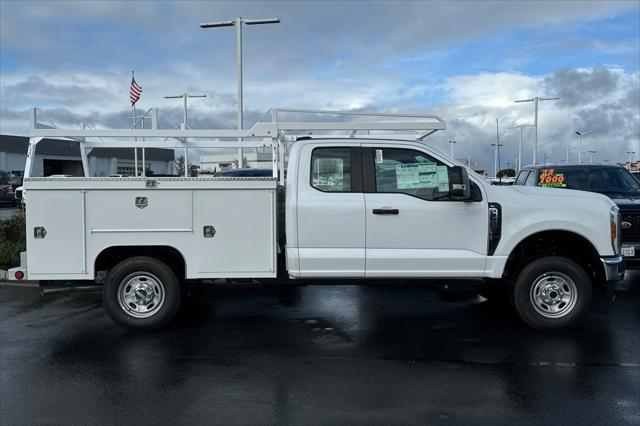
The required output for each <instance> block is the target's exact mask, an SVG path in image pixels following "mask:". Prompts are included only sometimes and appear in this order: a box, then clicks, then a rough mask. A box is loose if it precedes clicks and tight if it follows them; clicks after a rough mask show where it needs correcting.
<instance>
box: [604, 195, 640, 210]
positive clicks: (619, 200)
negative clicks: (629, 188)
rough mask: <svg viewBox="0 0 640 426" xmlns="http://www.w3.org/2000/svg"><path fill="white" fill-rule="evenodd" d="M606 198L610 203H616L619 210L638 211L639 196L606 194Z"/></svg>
mask: <svg viewBox="0 0 640 426" xmlns="http://www.w3.org/2000/svg"><path fill="white" fill-rule="evenodd" d="M604 195H606V196H607V197H609V198H611V201H613V202H614V203H616V205H617V206H618V207H620V210H634V209H640V194H633V193H626V194H607V193H605V194H604Z"/></svg>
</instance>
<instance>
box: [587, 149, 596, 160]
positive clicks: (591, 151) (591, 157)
mask: <svg viewBox="0 0 640 426" xmlns="http://www.w3.org/2000/svg"><path fill="white" fill-rule="evenodd" d="M587 152H588V153H589V154H591V156H590V158H589V162H590V163H593V154H595V153H596V152H597V151H594V150H589V151H587Z"/></svg>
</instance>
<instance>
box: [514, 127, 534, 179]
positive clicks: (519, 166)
mask: <svg viewBox="0 0 640 426" xmlns="http://www.w3.org/2000/svg"><path fill="white" fill-rule="evenodd" d="M518 127H520V143H518V163H517V167H518V170H517V171H518V172H519V171H520V168H522V128H523V127H534V126H533V124H519V125H517V126H513V127H509V129H517V128H518Z"/></svg>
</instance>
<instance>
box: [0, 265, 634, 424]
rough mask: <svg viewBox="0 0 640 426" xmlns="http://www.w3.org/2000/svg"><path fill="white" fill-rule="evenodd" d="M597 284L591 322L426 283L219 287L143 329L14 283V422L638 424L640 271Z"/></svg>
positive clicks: (10, 413) (9, 394)
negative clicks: (555, 322)
mask: <svg viewBox="0 0 640 426" xmlns="http://www.w3.org/2000/svg"><path fill="white" fill-rule="evenodd" d="M594 296H595V297H594V301H593V304H592V309H591V314H590V316H589V317H588V319H587V321H586V322H585V323H584V324H583V325H582V326H580V327H579V328H577V329H575V330H573V331H571V332H568V333H562V334H543V333H539V332H533V331H531V330H529V329H527V328H525V327H524V326H523V325H521V324H520V323H519V322H518V320H517V319H515V318H514V317H513V316H512V315H511V314H509V313H508V311H507V310H506V309H504V308H502V307H496V306H494V305H493V304H491V303H490V302H487V301H485V300H484V299H482V298H480V297H477V296H475V295H473V294H462V295H460V294H458V295H457V297H455V298H453V299H455V300H453V301H452V300H448V301H444V300H442V299H443V296H442V295H439V294H438V293H436V292H433V291H431V290H428V289H425V288H421V287H415V286H406V285H398V286H390V285H385V286H369V287H364V286H353V285H333V286H307V287H300V288H297V289H295V290H294V291H291V290H281V289H275V288H271V289H261V288H238V289H211V290H209V291H208V292H207V293H206V294H205V296H204V297H203V298H202V299H201V300H199V301H197V302H194V303H193V304H192V305H190V306H189V308H188V309H185V310H184V311H183V312H182V314H181V316H180V317H179V319H178V321H177V322H176V323H175V324H174V325H173V326H171V327H170V328H169V329H167V330H165V331H162V332H156V333H133V332H126V331H124V330H122V329H120V328H118V327H117V326H115V325H114V324H113V323H112V322H111V321H110V320H109V318H108V317H107V316H106V314H105V313H104V311H103V309H101V297H100V295H99V294H89V293H84V294H82V293H76V294H67V295H57V296H44V297H41V296H40V294H39V290H38V289H37V288H16V287H11V286H6V285H5V286H0V318H1V328H0V341H2V346H1V348H0V351H1V352H0V374H1V376H0V378H1V383H2V386H1V389H0V393H1V394H0V396H1V398H0V402H1V407H0V421H1V423H2V424H6V425H18V424H36V423H37V424H69V423H75V424H96V423H101V424H106V423H108V424H113V423H133V422H135V423H136V424H224V425H230V424H245V425H246V424H251V425H259V424H381V425H389V424H421V425H422V424H434V423H458V424H461V423H462V424H513V423H514V422H517V423H518V424H544V423H547V424H551V423H553V424H562V423H565V422H570V423H572V424H602V423H604V422H607V423H611V424H621V423H627V424H638V422H640V399H639V398H638V395H640V274H633V273H632V274H630V278H628V279H627V280H626V281H624V282H622V283H620V284H619V285H618V297H617V301H616V302H615V303H610V302H608V301H607V300H606V297H605V295H604V294H603V293H601V292H597V293H596V294H595V295H594ZM444 298H445V299H452V297H450V296H449V297H444Z"/></svg>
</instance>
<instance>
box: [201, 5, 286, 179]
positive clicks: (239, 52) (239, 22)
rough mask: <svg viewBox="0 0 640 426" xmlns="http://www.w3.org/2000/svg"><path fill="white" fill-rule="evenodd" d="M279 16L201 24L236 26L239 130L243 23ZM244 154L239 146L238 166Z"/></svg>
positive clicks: (274, 20) (275, 21)
mask: <svg viewBox="0 0 640 426" xmlns="http://www.w3.org/2000/svg"><path fill="white" fill-rule="evenodd" d="M278 23H280V19H279V18H271V19H245V18H241V17H237V18H236V19H233V20H231V21H221V22H210V23H205V24H200V28H218V27H232V26H235V27H236V60H237V67H238V130H242V127H243V122H242V121H243V119H242V24H246V25H260V24H278ZM243 159H244V154H243V150H242V147H240V148H238V168H242V166H243V162H244V161H243Z"/></svg>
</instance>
